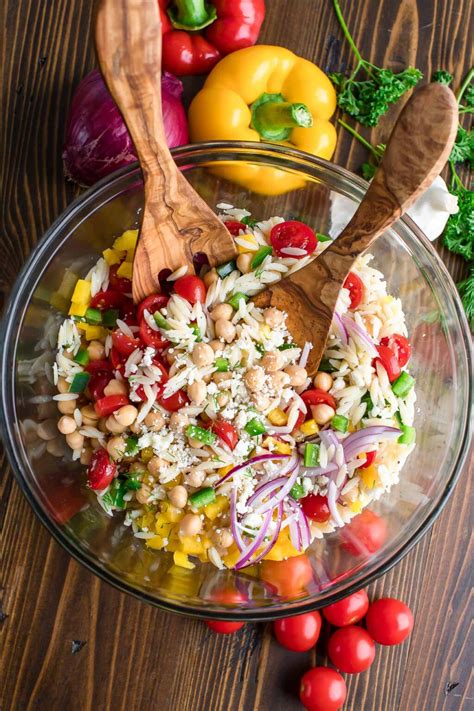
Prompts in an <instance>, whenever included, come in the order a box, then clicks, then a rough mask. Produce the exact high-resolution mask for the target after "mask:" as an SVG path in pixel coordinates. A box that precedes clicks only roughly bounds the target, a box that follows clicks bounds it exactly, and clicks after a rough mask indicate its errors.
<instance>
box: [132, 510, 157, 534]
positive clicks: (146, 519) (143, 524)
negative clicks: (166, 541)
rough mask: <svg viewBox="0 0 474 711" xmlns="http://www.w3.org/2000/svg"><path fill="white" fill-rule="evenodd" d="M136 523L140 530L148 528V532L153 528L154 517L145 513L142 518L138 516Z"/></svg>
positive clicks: (149, 513)
mask: <svg viewBox="0 0 474 711" xmlns="http://www.w3.org/2000/svg"><path fill="white" fill-rule="evenodd" d="M136 522H137V525H138V526H140V528H148V530H150V529H152V528H153V526H154V523H155V516H154V514H153V513H152V512H151V511H147V512H146V513H144V514H143V516H139V517H138V518H137V521H136Z"/></svg>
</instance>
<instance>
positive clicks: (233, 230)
mask: <svg viewBox="0 0 474 711" xmlns="http://www.w3.org/2000/svg"><path fill="white" fill-rule="evenodd" d="M224 225H225V226H226V227H227V229H228V230H229V232H230V234H231V235H232V236H233V237H238V236H239V234H240V232H241V231H242V230H245V229H246V227H247V225H244V223H243V222H237V220H226V221H225V222H224Z"/></svg>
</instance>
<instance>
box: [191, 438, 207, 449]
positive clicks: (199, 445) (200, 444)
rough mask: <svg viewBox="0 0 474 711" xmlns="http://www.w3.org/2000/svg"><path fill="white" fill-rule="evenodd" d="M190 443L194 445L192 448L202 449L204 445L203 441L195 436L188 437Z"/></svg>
mask: <svg viewBox="0 0 474 711" xmlns="http://www.w3.org/2000/svg"><path fill="white" fill-rule="evenodd" d="M188 445H189V446H190V447H192V449H202V448H203V447H204V443H203V442H201V441H200V440H199V439H194V438H193V437H188Z"/></svg>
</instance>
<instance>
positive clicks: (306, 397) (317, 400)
mask: <svg viewBox="0 0 474 711" xmlns="http://www.w3.org/2000/svg"><path fill="white" fill-rule="evenodd" d="M301 397H302V399H303V402H304V403H305V405H309V406H311V405H320V404H321V403H324V404H325V405H329V406H330V407H332V408H333V409H334V410H335V409H336V407H337V406H336V401H335V400H334V398H333V396H332V395H330V394H329V393H326V392H324V390H320V389H319V388H311V390H307V391H306V392H305V393H303V394H302V395H301Z"/></svg>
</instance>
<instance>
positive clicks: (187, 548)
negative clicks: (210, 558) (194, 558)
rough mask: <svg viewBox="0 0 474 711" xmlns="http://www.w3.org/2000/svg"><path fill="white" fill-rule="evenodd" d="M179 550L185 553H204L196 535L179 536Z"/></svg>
mask: <svg viewBox="0 0 474 711" xmlns="http://www.w3.org/2000/svg"><path fill="white" fill-rule="evenodd" d="M179 540H180V544H181V546H180V551H181V552H182V553H186V555H200V554H201V553H204V546H203V545H202V543H201V541H200V540H199V541H198V540H197V538H196V536H179Z"/></svg>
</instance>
